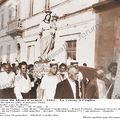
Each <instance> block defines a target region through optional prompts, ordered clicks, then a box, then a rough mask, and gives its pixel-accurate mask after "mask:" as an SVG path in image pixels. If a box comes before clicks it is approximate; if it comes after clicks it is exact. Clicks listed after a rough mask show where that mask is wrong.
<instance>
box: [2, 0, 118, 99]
mask: <svg viewBox="0 0 120 120" xmlns="http://www.w3.org/2000/svg"><path fill="white" fill-rule="evenodd" d="M0 99H1V100H2V99H5V100H8V99H11V100H12V99H14V100H24V99H34V100H64V99H67V100H85V99H86V100H87V99H89V100H98V99H105V100H106V99H107V100H108V99H114V100H115V99H120V0H0Z"/></svg>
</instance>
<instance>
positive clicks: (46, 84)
mask: <svg viewBox="0 0 120 120" xmlns="http://www.w3.org/2000/svg"><path fill="white" fill-rule="evenodd" d="M49 66H50V70H49V73H48V74H46V75H45V76H44V77H43V79H42V82H41V85H40V91H41V92H40V94H41V95H40V96H41V99H54V95H55V90H56V86H57V84H58V83H59V82H60V79H59V76H57V72H58V63H57V62H56V61H51V62H50V63H49Z"/></svg>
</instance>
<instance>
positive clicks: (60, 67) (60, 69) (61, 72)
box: [58, 63, 68, 81]
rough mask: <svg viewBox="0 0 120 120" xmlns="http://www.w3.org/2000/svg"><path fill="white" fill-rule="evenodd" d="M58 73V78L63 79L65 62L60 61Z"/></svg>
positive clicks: (65, 71)
mask: <svg viewBox="0 0 120 120" xmlns="http://www.w3.org/2000/svg"><path fill="white" fill-rule="evenodd" d="M58 75H59V77H60V80H61V81H63V80H65V79H66V78H67V76H68V74H67V65H66V64H65V63H61V64H60V66H59V72H58Z"/></svg>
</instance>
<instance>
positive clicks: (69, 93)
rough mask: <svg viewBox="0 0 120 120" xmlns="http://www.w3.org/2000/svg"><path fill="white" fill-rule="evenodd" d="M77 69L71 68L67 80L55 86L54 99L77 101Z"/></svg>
mask: <svg viewBox="0 0 120 120" xmlns="http://www.w3.org/2000/svg"><path fill="white" fill-rule="evenodd" d="M78 75H79V72H78V69H76V68H75V67H74V66H71V67H70V68H69V69H68V78H67V79H66V80H64V81H62V82H60V83H58V84H57V88H56V93H55V99H79V98H80V97H79V83H78V81H77V80H78Z"/></svg>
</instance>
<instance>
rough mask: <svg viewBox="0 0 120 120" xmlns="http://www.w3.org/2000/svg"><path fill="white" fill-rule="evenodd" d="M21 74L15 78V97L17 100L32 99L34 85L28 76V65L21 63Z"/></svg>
mask: <svg viewBox="0 0 120 120" xmlns="http://www.w3.org/2000/svg"><path fill="white" fill-rule="evenodd" d="M19 68H20V73H19V74H18V75H16V77H15V88H14V92H15V96H16V99H30V98H31V88H32V87H33V86H34V83H33V82H31V81H30V78H29V76H28V74H27V63H26V62H21V63H20V65H19Z"/></svg>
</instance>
